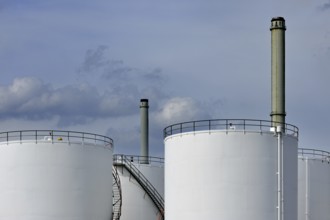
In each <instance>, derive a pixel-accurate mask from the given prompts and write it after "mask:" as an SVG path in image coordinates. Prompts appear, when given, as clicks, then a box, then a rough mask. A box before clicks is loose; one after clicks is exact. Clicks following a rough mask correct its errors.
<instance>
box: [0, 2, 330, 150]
mask: <svg viewBox="0 0 330 220" xmlns="http://www.w3.org/2000/svg"><path fill="white" fill-rule="evenodd" d="M276 16H283V17H284V18H285V19H286V23H287V31H286V75H287V76H286V86H287V96H286V100H287V122H288V123H291V124H294V125H296V126H298V127H299V128H300V139H299V140H300V141H299V145H300V147H305V148H318V149H324V150H328V151H330V136H329V135H328V132H329V131H330V117H329V112H330V102H329V99H328V96H329V94H330V87H329V85H328V84H329V82H330V74H329V73H330V64H329V60H330V25H329V23H330V1H329V0H314V1H311V0H289V1H284V0H280V1H261V0H252V1H243V0H236V1H230V2H227V1H216V0H189V1H188V0H176V1H174V0H167V1H151V0H139V1H136V0H120V1H119V0H95V1H87V0H80V1H78V0H57V1H50V0H33V1H32V0H24V1H18V0H0V28H1V29H2V30H1V35H0V47H1V49H0V67H1V68H0V70H1V71H0V76H1V81H0V97H1V98H0V118H1V123H0V129H1V130H2V131H8V130H21V129H61V130H77V131H84V132H92V133H97V134H102V135H107V136H109V137H111V138H113V139H114V141H115V149H116V150H115V151H116V153H131V154H138V153H139V143H140V141H139V101H140V98H148V99H149V104H150V129H151V131H150V148H151V154H152V155H154V156H161V155H162V152H163V140H162V129H163V128H164V127H165V126H167V125H170V124H172V123H177V122H182V121H190V120H199V119H216V118H224V119H226V118H251V119H265V120H268V119H270V117H269V113H270V31H269V27H270V20H271V18H272V17H276Z"/></svg>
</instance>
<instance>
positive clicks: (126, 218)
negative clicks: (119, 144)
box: [114, 155, 164, 220]
mask: <svg viewBox="0 0 330 220" xmlns="http://www.w3.org/2000/svg"><path fill="white" fill-rule="evenodd" d="M145 162H146V158H145V157H144V156H143V157H139V156H130V155H114V165H115V167H116V169H117V171H118V174H119V177H120V182H121V190H122V207H121V216H120V220H132V219H135V220H162V219H163V218H162V215H163V211H164V210H163V207H164V200H163V198H164V159H163V158H158V157H148V158H147V163H145ZM150 194H152V195H150ZM151 197H152V198H151ZM158 202H159V203H158Z"/></svg>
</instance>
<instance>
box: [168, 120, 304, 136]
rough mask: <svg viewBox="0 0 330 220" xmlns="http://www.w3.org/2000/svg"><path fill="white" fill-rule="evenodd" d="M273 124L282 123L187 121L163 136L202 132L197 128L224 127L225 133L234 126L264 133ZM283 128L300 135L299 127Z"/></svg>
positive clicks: (214, 128)
mask: <svg viewBox="0 0 330 220" xmlns="http://www.w3.org/2000/svg"><path fill="white" fill-rule="evenodd" d="M273 123H280V122H275V121H267V120H257V119H210V120H197V121H186V122H181V123H176V124H172V125H169V126H167V127H165V128H164V130H163V134H164V138H166V137H168V136H170V135H173V134H180V133H185V132H195V131H202V129H201V130H196V128H205V129H204V130H206V131H207V130H208V131H211V130H219V128H218V127H219V126H223V128H222V129H220V130H225V131H229V130H230V129H231V128H232V126H241V127H240V129H242V130H244V131H246V132H248V131H251V127H259V129H260V131H263V129H265V128H271V127H273V126H272V124H273ZM185 125H186V126H185ZM283 126H284V131H285V132H286V133H287V134H290V135H293V136H295V137H298V135H299V129H298V127H296V126H294V125H292V124H288V123H284V124H283ZM240 129H238V130H240ZM265 131H266V130H265ZM268 131H269V130H268ZM269 132H270V131H269Z"/></svg>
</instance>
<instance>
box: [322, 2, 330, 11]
mask: <svg viewBox="0 0 330 220" xmlns="http://www.w3.org/2000/svg"><path fill="white" fill-rule="evenodd" d="M320 9H321V10H322V11H327V10H329V9H330V1H328V2H326V3H324V4H323V5H322V6H320Z"/></svg>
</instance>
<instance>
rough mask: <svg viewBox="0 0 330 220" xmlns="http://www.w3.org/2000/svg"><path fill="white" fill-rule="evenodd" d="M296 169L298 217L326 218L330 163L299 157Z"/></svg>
mask: <svg viewBox="0 0 330 220" xmlns="http://www.w3.org/2000/svg"><path fill="white" fill-rule="evenodd" d="M307 158H308V157H307ZM298 170H299V172H298V207H299V208H298V219H299V220H305V219H308V220H328V219H329V216H330V208H329V207H330V164H329V163H328V161H322V160H321V159H312V158H308V159H307V160H306V158H299V159H298Z"/></svg>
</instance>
